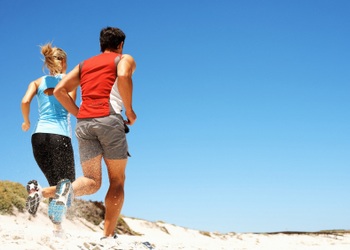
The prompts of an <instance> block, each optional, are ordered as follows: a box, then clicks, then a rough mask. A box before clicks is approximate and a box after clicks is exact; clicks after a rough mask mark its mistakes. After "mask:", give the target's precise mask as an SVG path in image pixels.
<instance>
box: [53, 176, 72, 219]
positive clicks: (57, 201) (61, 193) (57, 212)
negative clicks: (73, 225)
mask: <svg viewBox="0 0 350 250" xmlns="http://www.w3.org/2000/svg"><path fill="white" fill-rule="evenodd" d="M72 196H73V190H72V183H71V182H70V181H69V180H68V179H64V180H61V181H59V182H58V183H57V186H56V195H55V198H53V199H52V200H51V201H50V203H49V212H48V214H49V217H50V219H51V221H52V222H53V223H54V224H59V223H61V222H62V220H63V218H64V216H65V214H66V211H67V205H71V203H72V201H71V200H70V199H71V198H72Z"/></svg>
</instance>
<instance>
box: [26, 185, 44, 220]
mask: <svg viewBox="0 0 350 250" xmlns="http://www.w3.org/2000/svg"><path fill="white" fill-rule="evenodd" d="M27 192H28V197H27V202H26V209H27V211H28V212H29V213H30V214H31V215H33V216H35V215H36V212H37V211H38V207H39V204H40V201H41V200H42V197H43V195H42V190H41V186H40V185H39V183H38V182H37V181H36V180H31V181H28V183H27Z"/></svg>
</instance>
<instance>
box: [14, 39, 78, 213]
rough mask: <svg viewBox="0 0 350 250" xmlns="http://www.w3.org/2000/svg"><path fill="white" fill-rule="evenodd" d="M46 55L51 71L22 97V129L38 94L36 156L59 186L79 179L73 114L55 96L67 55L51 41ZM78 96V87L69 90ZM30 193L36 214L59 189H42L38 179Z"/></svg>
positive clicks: (31, 210) (29, 187)
mask: <svg viewBox="0 0 350 250" xmlns="http://www.w3.org/2000/svg"><path fill="white" fill-rule="evenodd" d="M41 54H42V55H43V56H44V57H45V59H44V66H43V68H45V67H46V68H47V69H48V70H49V71H50V73H49V74H48V75H44V76H42V77H40V78H38V79H36V80H34V81H32V82H31V83H30V84H29V86H28V90H27V92H26V93H25V95H24V97H23V99H22V106H21V107H22V115H23V119H24V122H23V124H22V130H23V131H28V130H29V128H30V119H29V113H30V103H31V101H32V99H33V97H34V96H35V95H36V96H37V100H38V108H39V120H38V122H37V125H36V127H35V129H34V132H33V134H32V140H31V142H32V148H33V154H34V158H35V160H36V162H37V164H38V165H39V167H40V169H41V171H42V172H43V174H44V175H45V177H46V179H47V181H48V183H49V184H50V186H56V185H57V183H58V182H59V181H60V180H62V179H68V180H70V181H74V180H75V166H74V154H73V147H72V144H71V127H70V122H69V113H68V112H67V110H66V109H65V108H64V107H63V106H62V105H61V104H60V103H59V102H58V101H57V99H56V98H55V97H54V95H53V90H54V88H55V87H56V85H57V84H58V83H59V81H61V79H62V78H63V77H64V76H65V73H66V70H67V55H66V53H65V52H64V51H63V50H62V49H60V48H57V47H53V46H52V44H51V43H47V44H45V45H43V46H41ZM69 95H70V96H71V97H72V99H73V100H74V101H75V99H76V90H74V91H72V92H70V93H69ZM27 191H28V193H29V196H28V199H27V210H28V212H29V213H30V214H32V215H35V214H36V211H37V209H38V206H39V203H40V200H41V198H42V197H44V198H49V197H54V196H55V188H50V187H49V188H43V189H42V188H41V187H40V185H39V184H38V182H37V181H35V180H33V181H29V182H28V184H27Z"/></svg>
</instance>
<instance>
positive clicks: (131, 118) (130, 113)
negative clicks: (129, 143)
mask: <svg viewBox="0 0 350 250" xmlns="http://www.w3.org/2000/svg"><path fill="white" fill-rule="evenodd" d="M125 115H126V118H127V120H126V121H124V122H125V124H126V125H133V124H134V123H135V121H136V114H135V112H134V110H132V109H131V110H128V111H125Z"/></svg>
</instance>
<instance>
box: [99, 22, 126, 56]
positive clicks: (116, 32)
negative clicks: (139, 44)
mask: <svg viewBox="0 0 350 250" xmlns="http://www.w3.org/2000/svg"><path fill="white" fill-rule="evenodd" d="M124 41H125V34H124V32H123V31H122V30H121V29H118V28H113V27H106V28H103V29H102V30H101V32H100V47H101V52H104V51H105V50H111V51H114V50H117V49H118V48H119V46H120V43H121V42H124Z"/></svg>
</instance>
